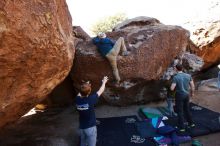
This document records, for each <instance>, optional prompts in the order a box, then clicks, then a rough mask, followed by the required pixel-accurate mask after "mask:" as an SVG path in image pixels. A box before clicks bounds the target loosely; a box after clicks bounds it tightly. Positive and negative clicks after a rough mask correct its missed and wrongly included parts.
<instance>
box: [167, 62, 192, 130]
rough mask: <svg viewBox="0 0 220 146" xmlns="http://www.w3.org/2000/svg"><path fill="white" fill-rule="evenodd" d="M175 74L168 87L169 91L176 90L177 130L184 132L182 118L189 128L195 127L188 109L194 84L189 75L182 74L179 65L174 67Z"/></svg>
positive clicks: (181, 67)
mask: <svg viewBox="0 0 220 146" xmlns="http://www.w3.org/2000/svg"><path fill="white" fill-rule="evenodd" d="M175 68H176V70H177V74H176V75H175V76H174V77H173V80H172V84H171V87H170V90H171V91H174V90H176V94H175V98H176V99H175V105H176V112H177V115H178V128H179V129H180V131H181V132H184V131H185V126H184V118H185V119H186V121H187V122H188V126H189V127H190V128H192V127H195V124H194V123H193V120H192V116H191V113H190V109H189V97H190V95H191V96H194V88H195V86H194V82H193V80H192V77H191V75H189V74H187V73H184V72H183V71H182V70H183V66H182V65H181V64H177V65H176V67H175ZM190 89H191V90H190Z"/></svg>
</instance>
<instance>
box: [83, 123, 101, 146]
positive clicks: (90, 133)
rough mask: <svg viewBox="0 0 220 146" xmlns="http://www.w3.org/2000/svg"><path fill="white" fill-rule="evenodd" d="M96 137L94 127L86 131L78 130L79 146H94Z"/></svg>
mask: <svg viewBox="0 0 220 146" xmlns="http://www.w3.org/2000/svg"><path fill="white" fill-rule="evenodd" d="M96 137H97V128H96V126H93V127H90V128H87V129H80V146H87V145H88V146H96Z"/></svg>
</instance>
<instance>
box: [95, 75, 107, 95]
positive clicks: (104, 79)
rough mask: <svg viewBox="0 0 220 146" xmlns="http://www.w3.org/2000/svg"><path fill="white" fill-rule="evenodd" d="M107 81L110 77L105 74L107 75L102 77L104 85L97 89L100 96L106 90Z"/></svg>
mask: <svg viewBox="0 0 220 146" xmlns="http://www.w3.org/2000/svg"><path fill="white" fill-rule="evenodd" d="M107 81H108V77H107V76H105V77H104V78H103V79H102V85H101V87H100V88H99V90H98V91H97V94H98V96H100V95H101V94H102V93H103V92H104V90H105V84H106V83H107Z"/></svg>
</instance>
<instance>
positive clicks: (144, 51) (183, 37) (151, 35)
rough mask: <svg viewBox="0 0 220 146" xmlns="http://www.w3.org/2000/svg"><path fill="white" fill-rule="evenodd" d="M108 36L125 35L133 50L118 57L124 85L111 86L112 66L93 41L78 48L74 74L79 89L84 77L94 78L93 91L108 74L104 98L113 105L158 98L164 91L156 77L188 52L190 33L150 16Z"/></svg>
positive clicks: (117, 28)
mask: <svg viewBox="0 0 220 146" xmlns="http://www.w3.org/2000/svg"><path fill="white" fill-rule="evenodd" d="M107 35H108V36H109V37H110V38H112V39H114V40H116V39H117V38H119V37H124V39H125V42H126V45H127V48H128V49H129V50H130V51H131V55H129V56H120V55H119V56H118V68H119V73H120V76H121V78H122V84H121V87H119V88H116V87H114V86H112V84H111V81H112V80H113V75H112V70H111V66H110V65H109V63H108V61H107V60H106V59H105V58H103V57H102V56H101V55H100V54H99V53H98V51H97V48H96V47H95V45H93V44H92V42H91V41H87V42H82V43H80V44H79V45H78V46H77V47H76V58H75V60H74V68H73V69H72V71H71V76H72V79H73V81H74V85H75V87H76V88H78V87H79V84H80V82H81V80H83V79H84V80H90V81H92V85H93V89H94V91H95V90H97V89H98V88H99V86H100V85H101V79H102V78H103V76H105V75H107V76H109V77H110V81H109V83H108V84H107V88H106V90H105V92H104V94H103V97H104V99H105V100H106V101H107V102H108V103H110V104H112V105H128V104H134V103H143V102H147V101H152V100H157V99H158V97H159V91H160V90H161V86H160V82H158V81H157V80H158V79H160V77H161V76H162V75H163V73H164V71H165V70H166V69H167V67H168V66H169V65H170V63H171V62H172V60H173V58H174V57H176V56H178V55H180V54H182V52H184V51H185V49H186V46H187V43H188V39H189V32H188V31H187V30H185V29H183V28H182V27H179V26H170V25H164V24H162V23H160V22H159V20H157V19H154V18H149V17H138V18H135V19H132V20H128V21H126V22H123V23H122V24H120V25H119V26H117V27H116V28H115V29H114V31H113V32H111V33H108V34H107ZM129 46H132V47H129Z"/></svg>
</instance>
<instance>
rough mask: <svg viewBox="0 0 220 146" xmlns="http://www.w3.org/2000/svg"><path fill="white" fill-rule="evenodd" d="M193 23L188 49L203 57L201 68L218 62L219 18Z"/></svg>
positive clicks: (219, 60)
mask: <svg viewBox="0 0 220 146" xmlns="http://www.w3.org/2000/svg"><path fill="white" fill-rule="evenodd" d="M194 25H196V27H194V28H192V29H191V31H192V36H191V39H192V42H191V45H190V49H191V51H193V52H195V54H197V55H198V56H200V57H201V58H203V60H204V62H205V64H204V66H203V69H207V68H209V67H211V66H213V65H216V64H218V63H219V62H220V20H218V21H211V22H206V23H204V22H203V23H197V24H194Z"/></svg>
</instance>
